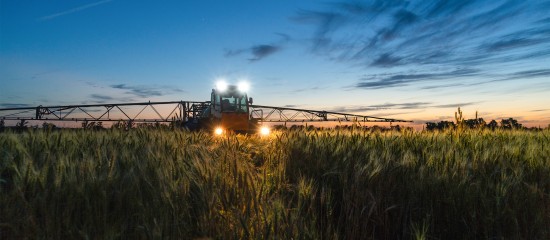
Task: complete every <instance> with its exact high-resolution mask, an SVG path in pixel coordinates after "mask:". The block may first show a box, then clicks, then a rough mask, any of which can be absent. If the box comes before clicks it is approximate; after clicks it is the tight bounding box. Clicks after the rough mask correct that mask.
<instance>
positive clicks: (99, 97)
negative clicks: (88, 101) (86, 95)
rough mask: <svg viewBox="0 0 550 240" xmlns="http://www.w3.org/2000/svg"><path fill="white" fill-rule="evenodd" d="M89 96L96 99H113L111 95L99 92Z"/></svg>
mask: <svg viewBox="0 0 550 240" xmlns="http://www.w3.org/2000/svg"><path fill="white" fill-rule="evenodd" d="M90 97H91V98H93V99H96V100H113V97H110V96H105V95H100V94H92V95H90Z"/></svg>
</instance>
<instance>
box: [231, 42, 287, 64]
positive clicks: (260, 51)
mask: <svg viewBox="0 0 550 240" xmlns="http://www.w3.org/2000/svg"><path fill="white" fill-rule="evenodd" d="M281 49H282V47H281V46H278V45H269V44H261V45H256V46H252V47H250V48H248V49H237V50H226V51H225V56H226V57H234V56H237V55H241V54H250V55H251V57H250V58H249V59H248V60H249V61H251V62H254V61H259V60H262V59H264V58H265V57H267V56H269V55H272V54H274V53H276V52H278V51H280V50H281Z"/></svg>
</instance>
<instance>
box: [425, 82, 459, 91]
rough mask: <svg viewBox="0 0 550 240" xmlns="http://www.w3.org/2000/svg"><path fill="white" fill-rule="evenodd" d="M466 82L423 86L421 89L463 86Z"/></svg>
mask: <svg viewBox="0 0 550 240" xmlns="http://www.w3.org/2000/svg"><path fill="white" fill-rule="evenodd" d="M464 85H465V84H462V83H452V84H442V85H432V86H425V87H421V88H420V89H424V90H429V89H441V88H450V87H461V86H464Z"/></svg>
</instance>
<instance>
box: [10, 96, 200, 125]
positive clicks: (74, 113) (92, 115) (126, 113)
mask: <svg viewBox="0 0 550 240" xmlns="http://www.w3.org/2000/svg"><path fill="white" fill-rule="evenodd" d="M208 105H210V102H187V101H173V102H142V103H115V104H86V105H65V106H48V107H44V106H37V107H20V108H4V109H0V119H3V120H43V121H107V122H108V121H132V122H174V121H185V120H187V119H188V118H190V117H197V116H198V115H200V114H201V112H200V111H201V110H202V109H204V106H208ZM147 108H149V109H151V110H152V111H153V112H154V113H155V115H156V116H154V117H153V118H143V117H142V118H140V116H141V114H142V113H143V112H144V111H145V110H146V109H147ZM159 108H163V110H165V109H167V110H166V111H167V112H163V111H159Z"/></svg>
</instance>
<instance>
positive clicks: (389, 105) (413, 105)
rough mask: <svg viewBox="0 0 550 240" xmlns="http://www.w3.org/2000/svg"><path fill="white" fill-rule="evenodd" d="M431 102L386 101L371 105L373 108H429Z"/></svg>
mask: <svg viewBox="0 0 550 240" xmlns="http://www.w3.org/2000/svg"><path fill="white" fill-rule="evenodd" d="M431 104H432V103H431V102H410V103H384V104H378V105H370V106H369V107H371V108H384V109H419V108H427V107H429V106H430V105H431Z"/></svg>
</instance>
